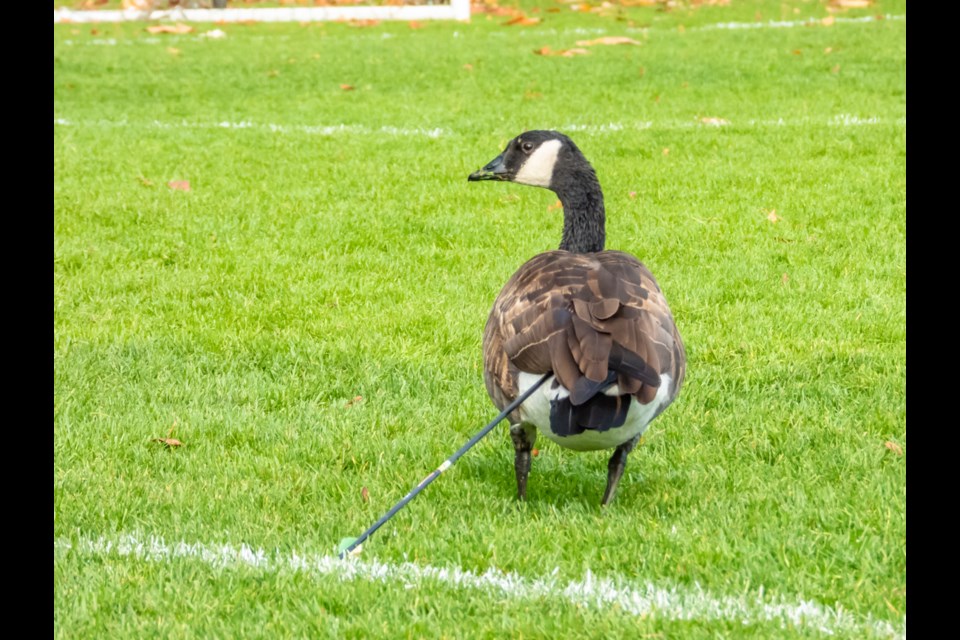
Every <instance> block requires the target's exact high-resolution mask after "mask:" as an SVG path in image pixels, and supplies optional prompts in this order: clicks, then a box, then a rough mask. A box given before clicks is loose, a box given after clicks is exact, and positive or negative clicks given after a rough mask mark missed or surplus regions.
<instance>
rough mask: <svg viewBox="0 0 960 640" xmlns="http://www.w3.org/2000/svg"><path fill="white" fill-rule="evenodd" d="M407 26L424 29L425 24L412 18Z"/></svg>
mask: <svg viewBox="0 0 960 640" xmlns="http://www.w3.org/2000/svg"><path fill="white" fill-rule="evenodd" d="M407 26H408V27H410V28H411V29H423V25H422V24H420V23H419V22H417V21H416V20H411V21H410V22H408V23H407Z"/></svg>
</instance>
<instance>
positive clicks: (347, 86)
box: [340, 84, 356, 91]
mask: <svg viewBox="0 0 960 640" xmlns="http://www.w3.org/2000/svg"><path fill="white" fill-rule="evenodd" d="M340 88H341V89H343V90H344V91H353V90H354V89H355V88H356V87H354V86H353V85H352V84H341V85H340Z"/></svg>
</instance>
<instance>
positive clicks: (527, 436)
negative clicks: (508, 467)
mask: <svg viewBox="0 0 960 640" xmlns="http://www.w3.org/2000/svg"><path fill="white" fill-rule="evenodd" d="M510 439H511V440H513V449H514V451H515V452H516V458H514V462H513V467H514V469H515V470H516V472H517V499H518V500H526V499H527V476H528V475H530V452H531V451H533V443H534V442H535V441H536V439H537V430H536V427H533V426H531V425H528V424H524V423H520V424H512V425H510Z"/></svg>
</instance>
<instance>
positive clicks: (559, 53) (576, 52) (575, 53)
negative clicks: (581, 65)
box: [533, 47, 590, 58]
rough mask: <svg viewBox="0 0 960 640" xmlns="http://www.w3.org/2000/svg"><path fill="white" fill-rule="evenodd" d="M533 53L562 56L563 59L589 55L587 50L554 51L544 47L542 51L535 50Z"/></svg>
mask: <svg viewBox="0 0 960 640" xmlns="http://www.w3.org/2000/svg"><path fill="white" fill-rule="evenodd" d="M533 52H534V53H535V54H537V55H538V56H560V57H563V58H572V57H573V56H583V55H586V54H588V53H590V52H589V51H587V50H586V49H559V50H557V51H554V50H553V49H551V48H550V47H542V48H540V49H534V50H533Z"/></svg>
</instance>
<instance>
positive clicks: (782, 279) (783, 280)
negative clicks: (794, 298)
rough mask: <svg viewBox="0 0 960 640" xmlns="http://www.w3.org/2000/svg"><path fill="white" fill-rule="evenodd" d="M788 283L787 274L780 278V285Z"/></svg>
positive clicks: (788, 277)
mask: <svg viewBox="0 0 960 640" xmlns="http://www.w3.org/2000/svg"><path fill="white" fill-rule="evenodd" d="M788 282H790V276H788V275H787V274H783V275H782V276H780V284H787V283H788Z"/></svg>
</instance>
